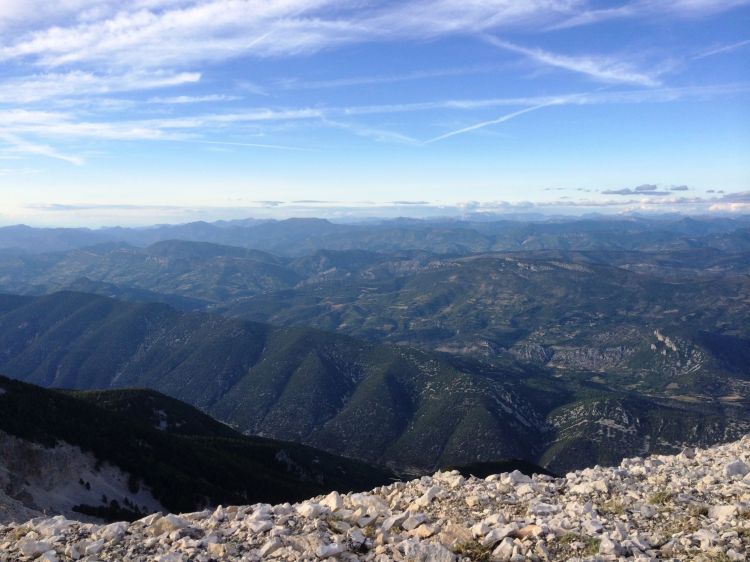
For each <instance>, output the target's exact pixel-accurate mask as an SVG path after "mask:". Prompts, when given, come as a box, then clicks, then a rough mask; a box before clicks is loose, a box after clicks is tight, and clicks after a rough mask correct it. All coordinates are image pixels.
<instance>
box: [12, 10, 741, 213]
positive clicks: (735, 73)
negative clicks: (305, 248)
mask: <svg viewBox="0 0 750 562" xmlns="http://www.w3.org/2000/svg"><path fill="white" fill-rule="evenodd" d="M749 24H750V0H724V1H718V0H663V1H659V2H654V1H652V0H626V1H618V2H616V3H613V2H600V1H596V0H527V1H520V0H474V1H470V2H466V1H461V2H459V1H457V0H404V1H400V2H396V1H387V2H351V1H348V0H343V1H342V0H340V1H338V2H331V1H327V0H271V1H265V2H260V1H253V0H224V1H223V0H129V1H115V0H97V1H93V0H61V1H59V2H54V3H50V2H46V1H43V0H23V1H22V0H5V1H4V2H2V4H0V54H1V56H0V61H2V62H0V189H2V198H0V225H7V224H15V223H19V222H25V223H28V224H38V225H93V226H98V225H105V224H152V223H157V222H181V221H182V222H184V221H188V220H195V219H205V220H215V219H219V218H228V219H230V218H241V217H245V216H255V217H273V218H284V217H288V216H322V217H328V218H339V219H341V218H365V217H369V216H402V215H403V216H419V217H427V216H454V215H461V214H464V213H476V212H480V213H481V212H486V213H509V212H523V213H544V214H564V215H569V214H583V213H590V212H604V213H623V212H635V211H637V212H659V213H661V212H682V213H687V214H690V213H693V214H701V213H711V212H722V213H738V212H739V213H743V212H748V211H750V158H748V156H747V155H748V154H750V65H749V64H748V61H749V55H750V33H749V32H748V29H750V25H749Z"/></svg>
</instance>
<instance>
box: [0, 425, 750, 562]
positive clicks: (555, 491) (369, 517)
mask: <svg viewBox="0 0 750 562" xmlns="http://www.w3.org/2000/svg"><path fill="white" fill-rule="evenodd" d="M748 551H750V436H746V437H744V438H743V439H741V440H740V441H737V442H734V443H730V444H726V445H720V446H716V447H713V448H710V449H705V450H693V449H686V450H685V451H683V452H682V453H680V454H679V455H675V456H652V457H649V458H645V459H644V458H631V459H626V460H624V461H623V462H622V463H621V464H620V465H619V466H616V467H610V468H601V467H594V468H588V469H585V470H582V471H577V472H573V473H569V474H568V475H566V476H565V477H564V478H552V477H549V476H541V475H535V476H533V477H528V476H526V475H523V474H521V473H520V472H512V473H504V474H500V475H493V476H489V477H487V478H485V479H477V478H474V477H471V478H468V479H467V478H464V477H463V476H461V475H460V474H459V473H458V472H442V473H437V474H435V475H433V476H431V477H423V478H421V479H419V480H413V481H411V482H395V483H393V484H390V485H388V486H383V487H380V488H376V489H374V490H372V491H371V492H368V493H349V494H340V493H338V492H332V493H331V494H329V495H327V496H319V497H316V498H313V499H310V500H307V501H304V502H301V503H299V504H294V505H290V504H282V505H276V506H272V505H267V504H255V505H252V506H232V507H226V508H222V507H219V508H217V509H216V510H215V511H204V512H198V513H191V514H183V515H179V516H178V515H166V516H162V515H160V514H154V515H150V516H148V517H146V518H144V519H141V520H139V521H136V522H134V523H131V524H127V523H113V524H111V525H107V526H100V525H94V524H90V523H80V522H73V521H68V520H66V519H64V518H63V517H56V518H48V519H45V518H40V519H33V520H31V521H29V522H27V523H24V524H11V525H5V526H2V525H0V560H2V561H8V562H9V561H11V560H13V561H16V560H39V561H43V562H52V561H68V560H88V561H94V560H113V561H114V560H131V561H144V562H145V561H158V562H175V561H188V560H191V561H192V560H195V561H201V562H208V561H210V560H243V561H260V560H318V559H325V558H330V559H338V560H350V561H354V560H373V561H378V562H386V561H389V560H398V561H411V562H419V561H423V562H427V561H437V562H458V561H465V562H469V561H505V562H508V561H511V562H516V561H517V562H521V561H523V560H532V561H554V560H591V561H594V560H693V561H700V560H704V561H706V562H709V561H725V560H728V561H735V560H736V561H741V560H746V557H747V552H748Z"/></svg>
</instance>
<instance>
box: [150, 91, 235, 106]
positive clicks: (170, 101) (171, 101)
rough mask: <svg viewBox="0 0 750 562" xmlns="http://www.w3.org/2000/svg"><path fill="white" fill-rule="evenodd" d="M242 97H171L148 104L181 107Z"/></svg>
mask: <svg viewBox="0 0 750 562" xmlns="http://www.w3.org/2000/svg"><path fill="white" fill-rule="evenodd" d="M241 99H242V97H241V96H230V95H227V94H208V95H204V96H170V97H166V98H164V97H154V98H149V100H148V103H160V104H166V105H180V104H188V103H217V102H223V101H237V100H241Z"/></svg>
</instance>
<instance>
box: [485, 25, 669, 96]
mask: <svg viewBox="0 0 750 562" xmlns="http://www.w3.org/2000/svg"><path fill="white" fill-rule="evenodd" d="M485 37H486V40H487V41H488V42H489V43H490V44H492V45H495V46H496V47H500V48H501V49H505V50H508V51H512V52H514V53H519V54H521V55H523V56H525V57H527V58H529V59H531V60H533V61H535V62H538V63H540V64H543V65H547V66H551V67H554V68H561V69H563V70H569V71H571V72H577V73H579V74H584V75H586V76H588V77H590V78H594V79H595V80H599V81H601V82H607V83H624V84H635V85H638V86H659V85H660V82H659V80H658V79H657V77H656V76H654V75H652V74H649V73H646V72H644V71H642V70H639V69H637V68H635V67H634V66H633V64H632V63H629V62H627V61H623V60H619V59H617V58H605V57H600V56H578V57H575V56H570V55H561V54H558V53H551V52H549V51H545V50H542V49H537V48H530V47H524V46H521V45H516V44H515V43H511V42H510V41H504V40H502V39H498V38H497V37H493V36H485Z"/></svg>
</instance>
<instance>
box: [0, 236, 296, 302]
mask: <svg viewBox="0 0 750 562" xmlns="http://www.w3.org/2000/svg"><path fill="white" fill-rule="evenodd" d="M282 263H283V261H282V260H281V259H280V258H276V257H275V256H272V255H270V254H267V253H265V252H259V251H255V250H248V249H245V248H238V247H232V246H220V245H216V244H209V243H203V242H184V241H178V240H169V241H164V242H158V243H155V244H153V245H151V246H149V247H147V248H135V247H132V246H127V245H100V246H94V247H89V248H84V249H76V250H71V251H68V252H62V253H50V254H32V255H27V254H24V255H12V256H5V257H0V285H2V286H3V287H4V288H5V289H6V290H9V291H16V292H24V293H30V294H39V293H46V292H51V291H55V290H61V289H79V288H80V289H95V292H97V293H102V294H106V295H111V296H122V297H127V298H130V299H132V300H156V301H165V300H169V304H174V305H177V306H180V307H182V308H198V307H201V306H204V305H205V304H207V303H210V302H217V301H218V302H222V301H224V300H227V299H229V298H239V297H242V296H249V295H254V294H258V293H262V292H267V291H271V290H279V289H286V288H290V287H293V286H294V285H295V284H296V283H298V282H299V281H300V280H301V279H302V277H301V276H299V275H298V274H297V273H295V272H294V271H292V270H291V269H288V268H285V267H283V265H282Z"/></svg>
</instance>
